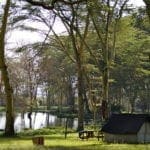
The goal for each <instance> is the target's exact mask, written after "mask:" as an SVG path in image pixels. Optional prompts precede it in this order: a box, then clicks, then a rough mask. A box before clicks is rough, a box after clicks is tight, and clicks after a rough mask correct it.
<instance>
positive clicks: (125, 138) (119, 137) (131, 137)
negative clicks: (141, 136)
mask: <svg viewBox="0 0 150 150" xmlns="http://www.w3.org/2000/svg"><path fill="white" fill-rule="evenodd" d="M104 141H105V142H109V143H137V142H138V138H137V135H136V134H109V133H104Z"/></svg>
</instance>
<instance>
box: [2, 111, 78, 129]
mask: <svg viewBox="0 0 150 150" xmlns="http://www.w3.org/2000/svg"><path fill="white" fill-rule="evenodd" d="M31 117H32V128H33V129H39V128H43V127H48V126H65V123H66V118H58V117H57V116H54V115H51V114H49V113H40V112H37V113H35V112H33V113H32V115H31ZM5 122H6V117H5V113H4V112H0V129H4V128H5ZM14 126H15V131H16V132H19V131H21V130H23V129H25V128H29V118H28V113H24V114H21V113H17V114H16V117H15V123H14ZM68 127H70V128H76V127H77V119H68Z"/></svg>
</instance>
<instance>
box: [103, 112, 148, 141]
mask: <svg viewBox="0 0 150 150" xmlns="http://www.w3.org/2000/svg"><path fill="white" fill-rule="evenodd" d="M101 131H102V132H103V134H104V141H106V142H112V143H150V115H148V114H112V115H111V117H110V118H109V120H108V122H107V123H106V124H105V125H104V126H103V127H102V130H101Z"/></svg>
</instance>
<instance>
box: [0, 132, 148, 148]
mask: <svg viewBox="0 0 150 150" xmlns="http://www.w3.org/2000/svg"><path fill="white" fill-rule="evenodd" d="M44 138H45V143H44V146H34V145H33V144H32V140H31V139H32V136H30V137H29V136H28V137H26V136H24V137H15V138H4V137H0V150H150V144H147V145H146V144H107V143H103V142H102V141H98V140H97V139H96V138H93V139H89V140H80V139H79V138H78V134H77V133H71V134H68V136H67V139H65V138H64V135H63V134H52V135H45V136H44Z"/></svg>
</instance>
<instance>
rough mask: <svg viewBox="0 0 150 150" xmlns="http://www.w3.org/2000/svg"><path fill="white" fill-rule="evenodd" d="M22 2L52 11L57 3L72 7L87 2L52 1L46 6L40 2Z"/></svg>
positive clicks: (30, 0) (31, 0)
mask: <svg viewBox="0 0 150 150" xmlns="http://www.w3.org/2000/svg"><path fill="white" fill-rule="evenodd" d="M23 1H25V2H28V3H30V4H31V5H34V6H40V7H42V8H44V9H47V10H52V9H54V5H55V3H57V2H62V3H64V4H66V5H74V4H79V3H81V2H86V1H87V0H76V1H73V2H69V1H65V0H52V1H51V4H50V5H49V4H46V3H45V2H40V1H35V0H23Z"/></svg>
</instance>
